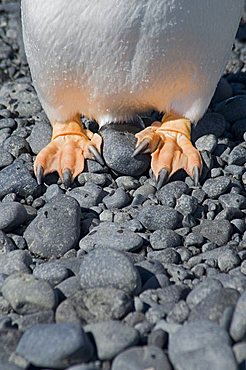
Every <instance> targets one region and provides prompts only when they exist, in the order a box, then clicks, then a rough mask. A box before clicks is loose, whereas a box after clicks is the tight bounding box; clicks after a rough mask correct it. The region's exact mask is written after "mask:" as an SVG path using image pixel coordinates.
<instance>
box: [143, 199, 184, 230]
mask: <svg viewBox="0 0 246 370" xmlns="http://www.w3.org/2000/svg"><path fill="white" fill-rule="evenodd" d="M136 218H137V219H138V220H139V221H140V222H141V223H142V224H143V226H144V227H145V228H146V229H148V230H151V231H154V230H158V229H162V228H167V229H175V228H176V227H178V226H179V224H180V220H181V215H180V214H179V213H178V212H177V211H176V210H174V209H172V208H171V207H167V206H161V205H153V206H146V207H143V209H142V210H141V212H140V213H139V214H138V215H137V217H136Z"/></svg>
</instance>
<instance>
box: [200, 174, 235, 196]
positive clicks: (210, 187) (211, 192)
mask: <svg viewBox="0 0 246 370" xmlns="http://www.w3.org/2000/svg"><path fill="white" fill-rule="evenodd" d="M230 183H231V181H230V179H229V178H228V177H225V176H219V177H215V178H212V179H208V180H206V181H205V183H204V184H203V187H202V189H203V190H204V191H205V193H206V194H207V195H208V196H209V197H210V198H212V199H216V198H218V197H219V196H220V195H221V194H223V193H225V192H226V191H227V190H228V188H229V186H230Z"/></svg>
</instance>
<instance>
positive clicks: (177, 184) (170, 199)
mask: <svg viewBox="0 0 246 370" xmlns="http://www.w3.org/2000/svg"><path fill="white" fill-rule="evenodd" d="M188 191H189V188H188V186H187V185H186V183H185V182H183V181H173V182H170V183H168V184H166V185H164V186H163V187H162V188H161V189H160V190H159V191H157V193H156V197H157V199H158V200H159V201H160V202H161V204H162V205H163V206H168V207H175V204H176V200H177V199H178V198H180V197H181V195H182V194H187V193H188Z"/></svg>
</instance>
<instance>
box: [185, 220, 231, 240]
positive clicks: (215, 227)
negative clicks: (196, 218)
mask: <svg viewBox="0 0 246 370" xmlns="http://www.w3.org/2000/svg"><path fill="white" fill-rule="evenodd" d="M192 231H193V233H195V234H201V235H202V236H203V237H204V238H206V239H208V240H209V241H210V242H213V243H215V244H217V245H218V246H222V245H225V244H227V243H228V241H229V240H230V236H231V233H232V225H231V223H230V222H229V221H228V220H203V221H202V223H201V224H200V225H198V226H195V227H193V228H192Z"/></svg>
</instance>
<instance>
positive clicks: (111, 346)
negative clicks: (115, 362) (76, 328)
mask: <svg viewBox="0 0 246 370" xmlns="http://www.w3.org/2000/svg"><path fill="white" fill-rule="evenodd" d="M84 330H85V332H86V333H90V334H91V335H92V336H93V339H94V341H95V344H96V349H97V355H98V358H99V359H100V360H112V359H113V358H114V357H115V356H116V355H118V354H119V353H120V352H122V351H123V350H124V349H126V348H128V347H131V346H134V345H136V344H138V341H139V334H138V331H137V330H136V329H134V328H131V327H130V326H128V325H125V324H122V323H120V322H119V321H103V322H100V323H95V324H89V325H86V326H85V328H84Z"/></svg>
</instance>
